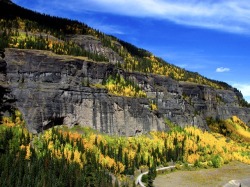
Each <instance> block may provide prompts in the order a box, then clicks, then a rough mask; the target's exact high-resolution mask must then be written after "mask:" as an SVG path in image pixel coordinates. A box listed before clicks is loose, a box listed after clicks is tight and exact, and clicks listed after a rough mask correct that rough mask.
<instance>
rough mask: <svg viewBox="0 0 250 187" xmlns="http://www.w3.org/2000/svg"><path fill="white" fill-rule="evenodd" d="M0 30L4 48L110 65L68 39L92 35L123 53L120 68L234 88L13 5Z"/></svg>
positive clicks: (2, 9) (3, 9)
mask: <svg viewBox="0 0 250 187" xmlns="http://www.w3.org/2000/svg"><path fill="white" fill-rule="evenodd" d="M55 23H56V24H55ZM0 30H2V31H3V32H0V44H1V46H2V47H15V48H22V49H23V48H25V49H41V50H51V51H53V52H55V53H57V54H66V55H76V56H87V57H89V59H93V60H95V61H106V62H108V61H109V59H107V57H105V56H104V55H101V54H96V53H95V52H93V51H86V50H84V49H83V48H82V47H80V46H79V45H77V44H76V43H74V42H72V41H69V40H68V39H67V36H68V35H91V36H93V37H95V38H96V39H98V40H100V41H101V43H102V45H103V46H105V47H108V48H110V49H112V50H113V51H115V52H116V53H117V54H119V55H120V56H121V57H122V58H123V61H124V62H123V63H120V62H118V64H117V66H119V67H121V68H123V69H125V70H127V71H139V72H143V73H154V74H159V75H164V76H168V77H172V78H173V79H175V80H178V81H189V82H194V83H198V84H205V85H210V86H212V87H214V88H219V89H232V87H231V86H229V85H228V84H226V83H224V82H219V81H215V80H210V79H207V78H205V77H203V76H201V75H199V74H198V73H194V72H190V71H186V70H185V69H182V68H179V67H177V66H174V65H172V64H169V63H167V62H165V61H164V60H163V59H161V58H158V57H156V56H154V55H153V54H152V53H150V52H148V51H146V50H144V49H140V48H137V47H135V46H134V45H132V44H129V43H127V42H124V41H122V40H119V39H117V38H115V37H113V36H109V35H105V34H104V33H102V32H100V31H97V30H95V29H92V28H90V27H88V26H87V25H85V24H83V23H80V22H78V21H73V20H69V19H63V18H58V17H52V16H48V15H44V14H40V13H36V12H33V11H30V10H27V9H24V8H22V7H19V6H17V5H15V4H13V3H5V2H2V1H1V2H0ZM118 44H119V45H118Z"/></svg>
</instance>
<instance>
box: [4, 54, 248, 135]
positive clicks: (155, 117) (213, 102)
mask: <svg viewBox="0 0 250 187" xmlns="http://www.w3.org/2000/svg"><path fill="white" fill-rule="evenodd" d="M6 62H7V64H8V65H7V82H8V83H9V86H10V89H11V93H12V94H13V95H14V96H15V99H16V102H15V104H16V106H17V108H19V110H20V111H21V112H22V114H23V116H24V119H25V120H26V122H27V127H28V128H29V130H30V131H31V132H33V133H37V132H40V131H42V130H43V129H46V128H49V127H51V126H54V125H58V124H66V125H68V126H73V125H81V126H89V127H92V128H94V129H97V130H98V131H100V132H105V133H108V134H117V135H125V136H133V135H135V133H136V132H148V131H151V130H163V131H164V130H167V129H168V127H167V126H166V125H165V123H164V120H165V119H169V120H171V121H172V122H174V123H176V124H178V125H180V126H186V125H195V126H199V127H201V128H203V129H206V128H207V127H206V122H205V118H206V117H210V116H212V117H214V118H221V119H225V118H228V117H231V116H232V115H237V116H239V117H240V118H241V119H242V120H244V121H245V122H248V121H249V120H250V115H249V114H250V109H249V108H241V107H239V105H238V101H237V97H236V93H235V92H234V91H233V90H215V89H214V88H211V87H209V86H204V85H196V84H191V83H179V82H177V81H175V80H172V79H171V78H167V77H164V76H157V75H144V74H140V73H129V72H124V71H122V70H119V69H117V68H116V67H115V65H112V64H110V63H94V62H88V61H85V60H81V59H79V58H74V57H69V56H59V55H55V54H53V53H50V52H47V51H38V50H18V49H7V50H6ZM118 72H119V73H120V74H122V75H123V76H124V77H127V78H130V79H133V80H134V81H135V82H136V83H138V85H140V86H141V87H142V89H144V90H145V91H146V92H147V95H148V97H147V98H128V97H117V96H112V95H109V94H108V93H107V90H106V89H100V88H96V87H95V86H93V85H95V84H97V83H98V84H101V83H102V82H103V80H104V79H105V78H107V77H108V75H109V74H113V73H118ZM89 85H90V86H89ZM151 102H155V103H156V104H157V106H158V110H157V111H151V110H150V103H151Z"/></svg>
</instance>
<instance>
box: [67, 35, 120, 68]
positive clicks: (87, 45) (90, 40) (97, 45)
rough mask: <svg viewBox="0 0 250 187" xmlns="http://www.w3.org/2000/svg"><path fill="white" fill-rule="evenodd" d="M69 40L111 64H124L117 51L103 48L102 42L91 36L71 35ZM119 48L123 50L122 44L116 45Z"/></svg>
mask: <svg viewBox="0 0 250 187" xmlns="http://www.w3.org/2000/svg"><path fill="white" fill-rule="evenodd" d="M68 40H71V41H73V42H74V43H76V44H78V45H79V46H81V47H82V48H83V49H85V50H87V51H90V52H92V53H96V54H99V55H103V56H105V57H106V58H107V59H109V62H111V63H114V64H115V63H118V62H119V63H123V59H122V57H120V56H119V55H118V54H117V53H116V52H115V51H113V50H112V49H110V48H108V47H105V46H103V44H102V42H101V41H100V40H99V39H97V38H95V37H94V36H91V35H69V36H68ZM116 45H117V47H119V48H121V44H119V43H118V42H117V43H116Z"/></svg>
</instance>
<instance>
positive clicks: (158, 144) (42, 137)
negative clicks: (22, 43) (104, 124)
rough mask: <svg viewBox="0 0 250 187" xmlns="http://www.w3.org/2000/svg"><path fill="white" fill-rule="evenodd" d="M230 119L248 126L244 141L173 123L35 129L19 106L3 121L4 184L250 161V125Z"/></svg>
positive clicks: (110, 179) (93, 179)
mask: <svg viewBox="0 0 250 187" xmlns="http://www.w3.org/2000/svg"><path fill="white" fill-rule="evenodd" d="M225 123H230V124H231V126H243V127H244V128H246V129H245V130H244V131H243V130H241V129H240V130H239V132H241V133H237V132H238V131H237V130H235V132H236V133H237V134H238V136H237V137H238V139H239V138H240V139H241V141H234V140H232V139H229V138H227V137H225V136H223V135H222V134H219V133H211V132H202V131H201V130H200V129H197V128H194V127H186V128H180V127H177V126H174V125H173V124H171V123H168V125H169V126H170V128H171V130H170V131H169V132H150V133H148V134H145V135H140V136H136V137H118V136H108V135H105V134H100V133H98V132H96V131H93V130H91V129H90V128H81V127H79V126H76V127H74V128H73V129H69V128H67V127H65V126H62V127H57V128H52V129H49V130H46V131H44V132H43V133H41V134H39V135H32V134H30V133H29V132H28V131H27V130H26V128H25V124H24V121H23V120H22V116H21V114H20V112H18V111H16V112H15V115H14V116H13V117H12V118H7V117H5V118H4V119H3V124H1V125H0V134H1V136H0V179H1V180H0V186H111V184H113V186H132V185H133V182H134V181H133V178H131V177H129V176H133V175H134V174H136V173H138V171H141V170H147V169H148V168H151V170H155V169H156V168H157V167H161V166H167V165H168V164H169V163H173V162H174V163H177V164H178V165H180V164H182V163H192V164H194V166H195V167H201V168H209V167H215V168H217V167H220V166H221V165H223V164H226V163H228V162H231V161H234V160H238V161H241V162H244V163H248V164H250V156H249V155H250V154H249V146H250V144H249V140H250V131H249V128H247V127H246V125H245V124H244V123H243V122H242V121H240V120H239V119H238V118H237V117H233V118H231V119H228V120H226V121H225ZM211 124H212V123H211ZM238 139H237V140H238ZM177 167H178V166H177ZM153 173H154V172H153Z"/></svg>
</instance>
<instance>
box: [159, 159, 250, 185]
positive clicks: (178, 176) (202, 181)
mask: <svg viewBox="0 0 250 187" xmlns="http://www.w3.org/2000/svg"><path fill="white" fill-rule="evenodd" d="M247 178H250V165H247V164H243V163H241V162H231V163H229V164H227V165H224V166H222V167H221V168H218V169H214V168H212V169H201V170H196V171H175V172H171V173H169V174H164V175H158V176H157V177H156V179H155V181H154V185H155V187H167V186H185V187H188V186H190V187H191V186H192V187H194V186H197V187H198V186H202V187H204V186H213V187H214V186H223V185H225V184H226V183H228V182H229V181H230V180H233V179H234V180H242V179H247ZM249 186H250V184H249Z"/></svg>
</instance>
